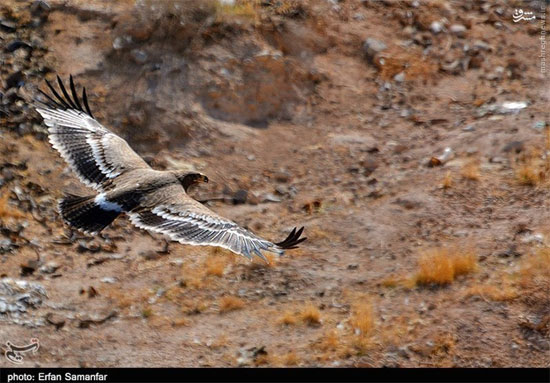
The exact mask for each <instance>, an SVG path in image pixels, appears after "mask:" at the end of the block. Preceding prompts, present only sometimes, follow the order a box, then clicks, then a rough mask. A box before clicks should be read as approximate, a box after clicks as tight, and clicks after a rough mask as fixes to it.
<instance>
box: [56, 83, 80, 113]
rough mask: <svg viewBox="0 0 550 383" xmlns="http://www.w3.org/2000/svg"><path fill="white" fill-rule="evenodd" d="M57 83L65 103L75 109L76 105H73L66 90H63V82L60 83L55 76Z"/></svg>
mask: <svg viewBox="0 0 550 383" xmlns="http://www.w3.org/2000/svg"><path fill="white" fill-rule="evenodd" d="M57 83H58V84H59V88H60V89H61V93H63V96H65V101H67V102H68V103H69V105H70V106H71V107H72V108H73V109H77V108H76V105H75V104H74V103H73V100H71V96H69V93H67V89H65V85H63V81H61V78H60V77H59V76H57Z"/></svg>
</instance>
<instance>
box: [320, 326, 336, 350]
mask: <svg viewBox="0 0 550 383" xmlns="http://www.w3.org/2000/svg"><path fill="white" fill-rule="evenodd" d="M338 347H340V337H339V336H338V331H337V330H335V329H332V330H328V331H327V332H325V334H324V336H323V337H322V338H321V339H320V342H319V348H320V349H321V350H323V351H335V350H337V349H338Z"/></svg>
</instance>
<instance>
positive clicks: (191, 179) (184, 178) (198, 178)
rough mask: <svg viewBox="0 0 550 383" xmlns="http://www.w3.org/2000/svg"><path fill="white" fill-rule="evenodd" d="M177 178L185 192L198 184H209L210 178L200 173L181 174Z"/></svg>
mask: <svg viewBox="0 0 550 383" xmlns="http://www.w3.org/2000/svg"><path fill="white" fill-rule="evenodd" d="M177 177H178V181H180V182H181V185H182V186H183V188H184V189H185V191H187V189H189V188H190V187H191V186H193V185H196V184H198V183H201V182H208V177H207V176H205V175H204V174H200V173H181V174H178V176H177Z"/></svg>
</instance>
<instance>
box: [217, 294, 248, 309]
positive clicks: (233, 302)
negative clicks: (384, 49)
mask: <svg viewBox="0 0 550 383" xmlns="http://www.w3.org/2000/svg"><path fill="white" fill-rule="evenodd" d="M243 307H244V301H243V300H242V299H240V298H237V297H233V296H229V295H228V296H225V297H222V298H221V299H220V313H225V312H229V311H235V310H240V309H242V308H243Z"/></svg>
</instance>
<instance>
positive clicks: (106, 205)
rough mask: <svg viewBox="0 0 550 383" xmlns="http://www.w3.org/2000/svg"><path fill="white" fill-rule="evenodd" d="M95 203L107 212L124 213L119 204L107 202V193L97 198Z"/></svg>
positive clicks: (100, 194)
mask: <svg viewBox="0 0 550 383" xmlns="http://www.w3.org/2000/svg"><path fill="white" fill-rule="evenodd" d="M94 202H95V203H96V204H98V205H99V207H100V208H101V209H103V210H105V211H116V212H118V213H120V212H122V206H120V205H119V204H118V203H115V202H111V201H107V200H106V199H105V193H99V194H98V195H97V196H96V197H95V199H94Z"/></svg>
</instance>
